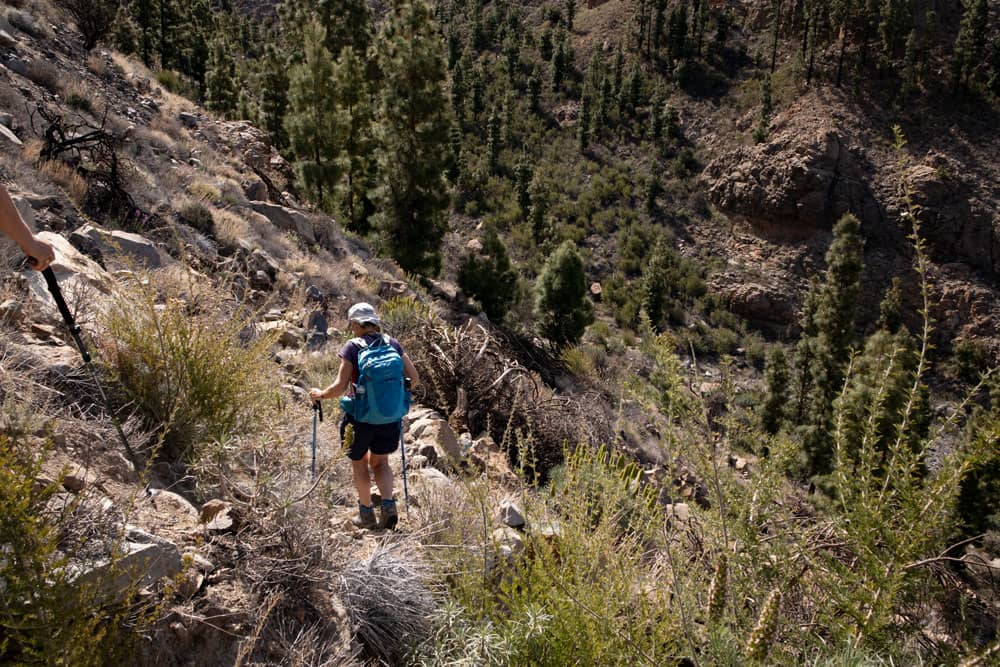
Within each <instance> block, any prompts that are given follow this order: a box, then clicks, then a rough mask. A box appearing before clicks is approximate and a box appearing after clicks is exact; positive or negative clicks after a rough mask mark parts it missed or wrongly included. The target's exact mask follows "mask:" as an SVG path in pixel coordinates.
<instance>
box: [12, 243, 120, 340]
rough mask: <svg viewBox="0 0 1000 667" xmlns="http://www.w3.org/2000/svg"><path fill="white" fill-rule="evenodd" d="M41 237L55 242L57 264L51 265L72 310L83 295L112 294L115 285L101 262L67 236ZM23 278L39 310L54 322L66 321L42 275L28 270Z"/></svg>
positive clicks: (53, 244)
mask: <svg viewBox="0 0 1000 667" xmlns="http://www.w3.org/2000/svg"><path fill="white" fill-rule="evenodd" d="M38 238H40V239H42V240H43V241H47V242H48V243H51V244H52V246H53V247H54V248H55V251H56V261H55V262H53V263H52V264H51V265H50V266H51V268H52V271H53V272H54V273H55V276H56V280H57V281H58V282H59V287H60V289H61V291H62V293H63V296H64V297H65V298H66V300H67V302H68V303H69V304H70V305H71V307H72V304H73V302H74V299H76V298H80V297H82V296H83V295H88V298H90V297H93V296H94V295H95V292H96V293H100V294H105V295H107V294H110V293H111V289H112V286H113V283H112V280H111V277H110V276H109V275H108V273H107V272H106V271H105V270H104V269H103V268H101V266H100V265H99V264H98V263H97V262H95V261H94V260H92V259H90V258H89V257H87V256H85V255H84V254H83V253H81V252H80V251H79V250H77V249H76V248H74V247H73V246H72V245H70V242H69V241H67V240H66V238H65V237H63V236H62V235H60V234H56V233H53V232H39V233H38ZM23 275H24V277H25V278H26V279H27V281H28V289H29V291H30V293H31V296H32V298H33V299H34V300H35V301H36V302H37V310H41V311H42V312H43V313H44V314H45V315H46V316H47V317H49V318H50V319H53V320H57V321H62V319H61V317H60V315H59V311H58V310H57V309H56V305H55V303H54V302H53V300H52V296H51V295H50V294H49V291H48V286H47V285H46V283H45V278H44V277H43V276H42V274H41V273H39V272H38V271H34V270H32V269H26V270H25V271H24V274H23Z"/></svg>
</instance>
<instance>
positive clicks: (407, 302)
mask: <svg viewBox="0 0 1000 667" xmlns="http://www.w3.org/2000/svg"><path fill="white" fill-rule="evenodd" d="M379 315H380V317H381V318H382V330H383V331H385V332H387V333H389V334H391V335H392V336H394V337H396V339H398V340H399V341H401V342H402V343H403V344H404V345H405V344H406V342H407V341H409V340H411V339H412V338H413V337H414V336H415V335H416V334H417V333H419V332H420V331H421V330H423V329H425V328H427V327H429V326H431V325H432V324H433V323H434V321H435V318H434V315H433V313H432V311H431V308H430V306H428V305H426V304H423V303H420V302H419V301H416V300H414V299H412V298H410V297H404V296H398V297H394V298H392V299H389V300H388V301H386V302H385V303H383V304H382V305H381V306H380V308H379Z"/></svg>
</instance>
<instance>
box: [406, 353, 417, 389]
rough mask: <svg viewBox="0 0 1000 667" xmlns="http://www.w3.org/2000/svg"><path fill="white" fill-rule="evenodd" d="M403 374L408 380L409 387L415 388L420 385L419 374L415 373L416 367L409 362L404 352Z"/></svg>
mask: <svg viewBox="0 0 1000 667" xmlns="http://www.w3.org/2000/svg"><path fill="white" fill-rule="evenodd" d="M403 374H404V375H405V376H406V377H408V378H410V387H416V386H417V385H418V384H420V373H418V372H417V367H416V366H414V365H413V362H412V361H410V357H409V355H408V354H406V352H404V353H403Z"/></svg>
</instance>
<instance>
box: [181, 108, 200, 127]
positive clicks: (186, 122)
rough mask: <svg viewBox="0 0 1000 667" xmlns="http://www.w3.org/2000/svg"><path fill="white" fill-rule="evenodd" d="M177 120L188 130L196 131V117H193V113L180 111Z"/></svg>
mask: <svg viewBox="0 0 1000 667" xmlns="http://www.w3.org/2000/svg"><path fill="white" fill-rule="evenodd" d="M177 120H179V121H180V122H181V125H183V126H184V127H186V128H188V129H190V130H197V129H198V117H197V116H195V115H194V114H193V113H188V112H187V111H182V112H180V113H179V114H177Z"/></svg>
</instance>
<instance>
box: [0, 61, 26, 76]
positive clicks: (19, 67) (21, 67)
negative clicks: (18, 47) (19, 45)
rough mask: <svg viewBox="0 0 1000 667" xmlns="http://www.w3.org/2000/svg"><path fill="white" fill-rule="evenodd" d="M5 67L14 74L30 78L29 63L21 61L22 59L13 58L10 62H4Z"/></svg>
mask: <svg viewBox="0 0 1000 667" xmlns="http://www.w3.org/2000/svg"><path fill="white" fill-rule="evenodd" d="M3 64H4V67H6V68H7V69H9V70H10V71H11V72H13V73H14V74H20V75H21V76H28V63H27V61H24V60H21V59H20V58H11V59H10V60H5V61H3Z"/></svg>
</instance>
